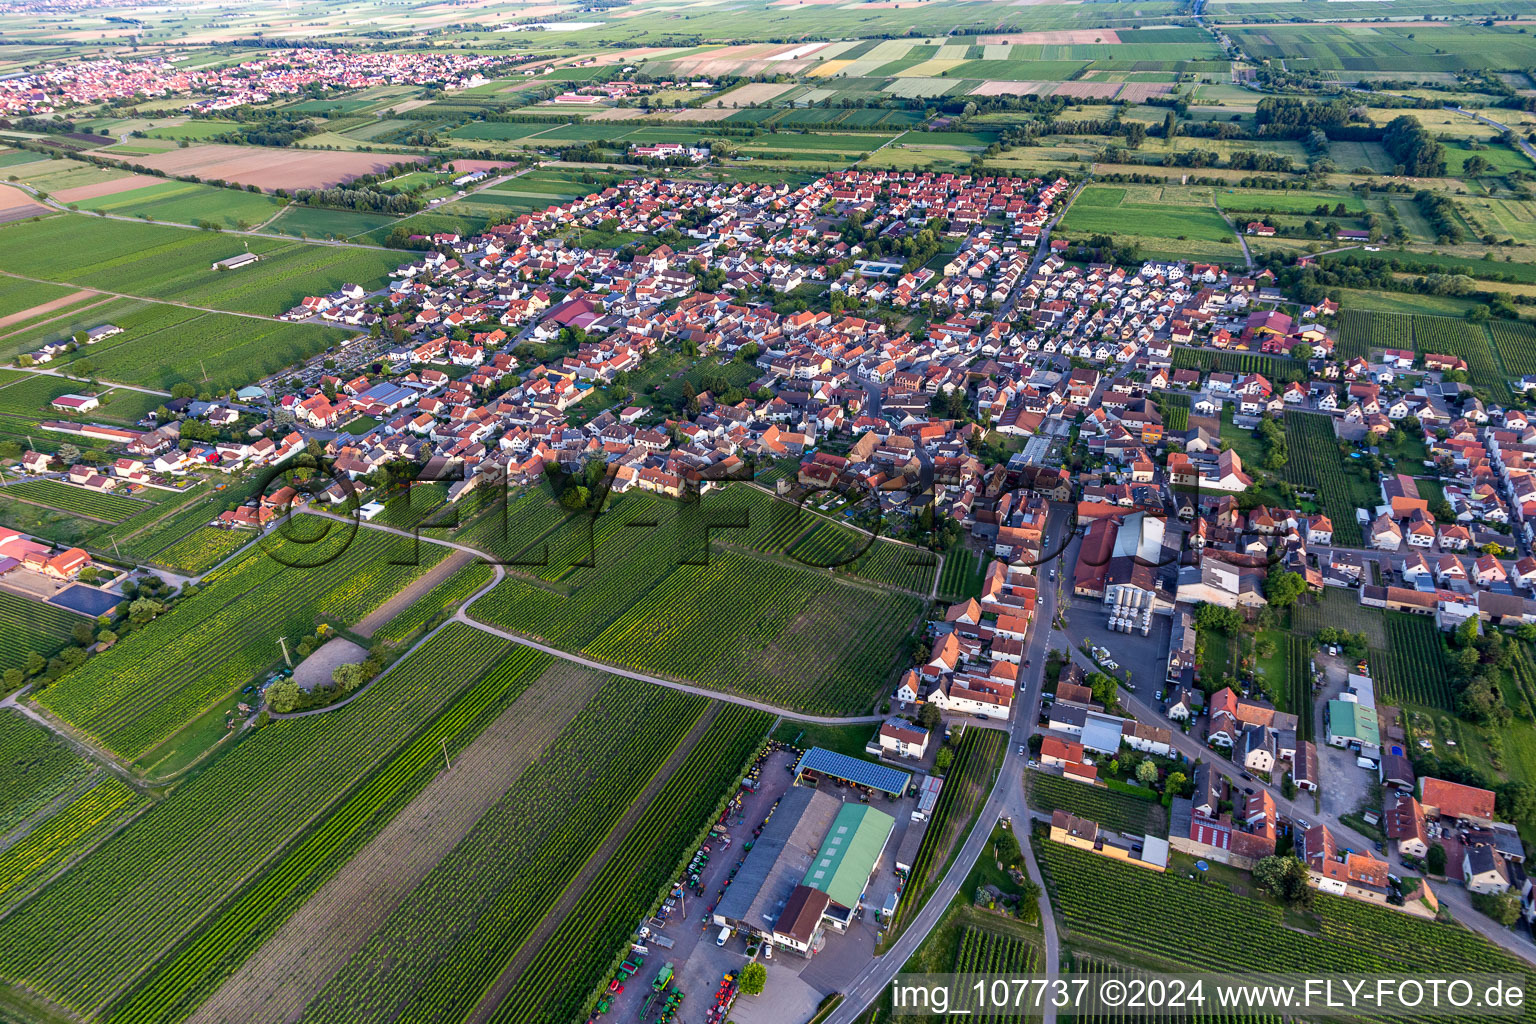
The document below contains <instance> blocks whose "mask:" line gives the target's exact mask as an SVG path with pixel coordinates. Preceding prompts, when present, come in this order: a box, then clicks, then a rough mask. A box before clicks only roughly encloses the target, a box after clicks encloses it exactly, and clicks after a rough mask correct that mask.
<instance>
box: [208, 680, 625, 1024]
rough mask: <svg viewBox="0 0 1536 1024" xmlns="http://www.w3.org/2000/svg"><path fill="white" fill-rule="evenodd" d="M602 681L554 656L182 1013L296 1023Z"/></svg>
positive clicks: (235, 1023) (233, 1022)
mask: <svg viewBox="0 0 1536 1024" xmlns="http://www.w3.org/2000/svg"><path fill="white" fill-rule="evenodd" d="M602 680H603V677H602V676H601V675H600V674H599V673H596V672H591V671H588V670H586V669H582V668H580V667H578V666H575V665H572V664H571V663H569V662H556V663H555V664H554V665H553V666H551V667H550V668H549V669H548V670H546V671H545V672H544V673H543V674H541V675H540V676H539V678H538V680H537V681H535V682H534V683H533V684H532V686H530V688H529V689H528V690H527V691H526V692H525V693H523V694H522V695H521V696H520V697H518V698H517V700H516V701H515V702H514V703H513V704H512V706H511V707H509V708H507V710H505V711H503V712H502V713H501V715H500V716H499V717H498V718H497V719H496V721H495V722H494V723H493V724H492V725H491V726H490V727H489V728H487V729H486V730H485V732H484V733H482V734H481V735H480V736H479V738H478V739H476V740H475V741H474V742H473V743H471V744H470V745H469V746H468V747H466V748H465V749H464V750H463V751H462V752H461V753H460V754H459V755H458V756H457V757H456V758H454V763H453V770H452V771H446V772H443V773H441V774H439V775H438V776H437V777H436V778H435V779H434V780H433V781H432V782H431V783H430V784H429V785H428V786H427V787H426V788H425V789H423V790H422V792H421V794H420V795H419V796H417V797H416V798H415V799H414V800H413V801H412V802H411V804H410V805H409V806H408V807H407V808H406V809H405V810H404V811H402V812H401V813H400V814H399V815H398V816H396V817H395V819H394V820H393V821H391V822H390V823H389V825H387V826H385V828H384V829H383V830H382V831H381V832H380V833H379V834H378V836H377V837H376V838H374V840H373V841H372V842H370V843H369V844H368V845H367V846H366V847H365V848H364V849H363V850H362V851H361V852H360V853H358V855H357V856H356V857H354V858H353V859H352V860H351V861H349V862H348V863H347V865H346V866H345V867H344V868H342V869H341V871H340V872H338V873H337V874H336V875H335V876H334V877H333V878H332V879H331V880H330V881H329V882H327V883H326V884H325V886H323V887H322V888H321V889H320V890H319V891H318V892H316V893H315V895H314V896H312V897H311V898H310V899H309V900H308V901H306V902H305V903H304V905H303V907H302V908H301V909H300V910H299V911H298V913H296V914H295V915H294V916H293V917H291V918H289V919H288V921H287V922H286V923H285V924H284V925H283V926H282V927H281V928H280V929H279V930H278V931H277V932H276V933H275V934H274V935H273V936H272V938H271V939H269V940H268V941H267V942H266V943H265V944H264V945H263V946H262V948H261V949H260V951H259V952H257V953H256V955H254V956H253V957H251V958H250V959H249V960H247V961H246V962H245V963H244V964H243V965H242V966H241V967H240V969H239V970H238V971H237V972H236V973H235V974H234V976H233V977H231V978H230V979H229V980H228V981H226V982H225V983H224V984H223V986H221V987H220V988H219V990H218V992H217V993H215V995H214V996H213V998H212V999H210V1000H209V1001H208V1002H207V1003H205V1004H204V1005H203V1006H202V1008H201V1009H199V1010H198V1011H197V1012H196V1013H194V1014H193V1015H192V1017H191V1018H190V1020H191V1022H192V1024H215V1022H228V1024H243V1022H245V1021H250V1020H253V1019H255V1018H256V1017H257V1016H258V1014H259V1015H261V1016H263V1017H265V1018H266V1019H269V1020H296V1019H297V1018H298V1016H299V1015H300V1014H301V1013H302V1012H303V1010H304V1007H305V1006H306V1005H307V1004H308V1003H309V1002H310V1000H312V999H314V998H315V996H317V995H318V994H319V993H320V990H321V989H323V988H324V987H325V985H326V984H327V983H328V982H329V981H330V980H331V978H333V977H334V976H335V974H336V972H337V971H338V970H340V969H341V968H342V967H343V966H345V964H346V962H347V960H349V959H350V958H351V957H352V955H353V954H354V953H355V952H356V951H357V949H358V948H359V947H360V946H361V945H362V944H363V943H364V942H366V941H367V940H368V937H369V936H370V935H372V934H373V932H374V931H375V930H376V929H377V928H378V927H379V926H380V925H382V924H383V923H384V921H385V919H386V918H387V917H388V916H389V914H390V913H391V912H392V911H393V910H394V908H395V907H396V906H397V905H398V904H399V902H400V900H401V899H402V898H404V896H405V895H406V894H407V893H408V892H410V891H411V890H412V889H414V888H415V887H416V886H417V885H419V884H420V883H421V882H422V880H424V879H425V878H426V877H427V875H428V874H429V873H430V872H431V871H432V869H433V868H435V867H436V866H437V864H438V862H439V861H441V860H442V858H443V857H444V856H446V855H447V854H448V853H449V851H451V850H452V849H453V848H454V847H455V846H456V845H458V843H459V841H460V840H462V839H463V838H464V837H465V836H466V835H468V834H469V831H470V830H471V829H472V828H473V827H474V826H475V823H476V822H478V821H479V820H480V817H481V816H482V815H483V814H484V813H485V812H486V811H488V810H489V809H490V807H491V805H492V804H494V803H495V802H496V801H497V800H499V799H500V798H501V796H502V794H503V793H505V792H506V791H507V790H508V789H510V788H511V787H512V786H513V785H514V784H515V783H516V782H517V780H518V779H519V778H521V777H522V775H523V772H524V771H525V770H526V769H527V768H528V767H529V765H530V764H531V763H532V762H533V760H534V759H535V758H537V757H538V756H539V753H540V752H541V751H542V750H543V749H544V747H545V746H547V745H548V744H549V743H550V742H551V741H552V740H553V739H554V738H555V737H556V736H557V735H558V734H559V733H560V732H561V731H562V730H563V729H565V728H566V726H568V725H569V724H570V722H571V720H572V719H573V718H575V716H576V713H577V712H579V711H580V710H581V709H582V707H584V706H585V705H586V703H587V702H588V701H589V700H590V699H591V698H592V697H593V696H594V695H595V694H596V692H597V690H598V688H599V686H600V685H601V684H602Z"/></svg>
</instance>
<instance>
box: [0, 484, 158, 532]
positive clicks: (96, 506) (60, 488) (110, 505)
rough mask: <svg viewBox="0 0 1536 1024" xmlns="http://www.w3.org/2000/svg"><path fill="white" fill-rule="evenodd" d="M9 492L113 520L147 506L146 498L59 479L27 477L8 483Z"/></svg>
mask: <svg viewBox="0 0 1536 1024" xmlns="http://www.w3.org/2000/svg"><path fill="white" fill-rule="evenodd" d="M5 493H6V494H9V495H12V496H13V497H17V498H24V499H26V500H27V501H35V502H37V503H38V504H39V505H47V506H49V507H50V508H56V509H59V510H60V511H61V512H73V513H74V514H76V515H81V516H89V517H91V518H92V519H103V520H106V521H107V522H109V523H120V522H122V521H123V520H124V519H127V518H128V517H129V516H131V515H133V514H134V513H135V512H139V511H141V510H142V509H143V508H144V503H143V502H142V501H135V500H134V499H132V498H123V497H119V496H118V495H116V494H102V493H100V492H99V491H88V490H86V489H85V488H84V487H76V486H75V485H74V484H66V483H60V482H59V481H57V480H24V481H22V482H21V483H19V484H11V485H10V486H8V487H6V488H5Z"/></svg>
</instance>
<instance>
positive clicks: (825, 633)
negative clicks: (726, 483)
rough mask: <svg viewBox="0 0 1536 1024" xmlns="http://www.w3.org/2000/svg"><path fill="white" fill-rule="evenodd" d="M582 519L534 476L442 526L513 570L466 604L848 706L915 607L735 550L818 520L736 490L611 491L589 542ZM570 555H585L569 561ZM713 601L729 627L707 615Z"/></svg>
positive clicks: (889, 661) (864, 690) (768, 695)
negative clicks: (474, 513) (696, 494)
mask: <svg viewBox="0 0 1536 1024" xmlns="http://www.w3.org/2000/svg"><path fill="white" fill-rule="evenodd" d="M631 497H634V496H630V495H626V496H625V498H626V499H629V498H631ZM586 519H587V517H586V516H577V517H571V516H570V515H569V514H568V513H567V512H565V511H564V510H563V509H560V508H559V507H558V506H557V505H556V504H555V503H554V502H553V501H552V500H551V499H550V498H549V497H548V496H547V495H546V494H545V493H544V492H543V491H542V490H540V491H527V492H523V493H522V494H519V495H518V496H516V497H514V498H513V499H512V500H511V502H510V503H509V505H508V506H507V511H506V514H505V516H504V517H503V516H502V515H501V514H500V513H499V511H498V510H496V509H492V510H490V511H489V512H487V513H486V514H485V515H484V516H482V517H481V518H478V519H474V520H473V521H471V522H469V524H468V526H466V527H465V528H464V529H463V530H461V531H460V533H459V534H457V535H456V536H455V539H456V540H458V541H459V542H461V543H464V544H469V545H471V546H474V547H478V548H480V549H482V550H486V551H490V552H492V553H493V554H495V555H496V556H497V557H500V558H502V559H504V560H506V561H507V562H509V563H511V564H509V565H508V568H509V570H512V572H513V573H514V575H511V576H509V578H508V579H506V580H503V581H502V582H501V583H500V584H498V585H497V586H496V588H495V589H494V590H492V591H491V592H490V593H488V594H487V595H486V596H485V597H483V598H481V599H480V600H478V601H476V602H475V603H474V605H472V606H471V612H472V614H473V615H474V616H475V617H476V618H479V619H481V620H483V621H486V622H490V623H493V624H496V625H499V626H502V627H504V628H507V629H513V630H517V631H518V632H520V633H524V634H528V635H532V636H536V637H539V638H541V639H543V640H545V641H546V642H549V643H552V644H556V645H558V646H560V647H563V648H565V649H567V650H580V651H583V652H584V653H586V654H589V655H591V656H593V657H597V658H603V659H605V660H608V661H611V662H613V663H616V664H621V665H624V666H626V667H629V668H635V669H643V670H646V671H653V672H658V673H668V674H672V675H678V676H681V677H685V678H687V679H689V680H691V681H695V682H702V683H704V684H705V685H708V686H715V687H720V688H723V689H728V690H731V691H733V692H740V693H747V694H751V695H753V696H757V697H760V698H762V699H764V700H767V701H770V702H774V701H784V702H789V703H790V704H792V705H794V706H796V707H804V708H805V709H807V710H810V709H811V708H819V709H824V710H826V711H828V712H836V711H843V712H848V711H852V710H855V709H862V708H866V707H868V706H869V701H870V700H872V699H873V697H874V695H875V693H876V692H877V691H878V690H879V689H880V688H881V687H882V686H883V685H884V684H885V682H886V681H887V679H888V677H889V675H890V674H891V672H892V671H893V670H894V669H895V667H896V660H897V658H898V651H897V648H898V647H899V643H898V640H899V638H900V637H902V636H904V635H905V634H906V632H907V630H908V629H909V628H910V627H911V625H912V624H913V622H914V621H915V620H916V616H917V614H918V611H919V609H920V608H921V605H922V602H921V601H920V600H919V599H917V598H916V597H913V596H909V595H904V594H901V593H893V592H890V591H886V590H880V589H876V588H873V587H871V586H869V585H867V584H865V583H862V582H859V581H856V580H853V579H847V578H842V577H833V578H829V577H828V576H827V575H826V574H825V572H823V571H820V570H816V569H811V568H806V567H802V566H798V565H787V564H785V563H783V562H781V561H770V560H768V559H765V558H758V557H755V556H754V555H752V554H750V552H754V551H762V552H770V553H773V554H778V553H779V552H782V551H785V550H788V549H790V548H791V547H792V545H793V541H794V539H795V538H797V537H799V535H800V534H801V533H803V532H805V531H806V530H807V529H808V528H809V527H811V526H813V525H816V523H817V522H818V521H819V520H816V519H814V518H813V517H810V516H805V515H803V514H799V513H798V510H797V509H796V508H795V507H794V506H792V505H790V504H789V503H786V502H775V501H773V499H771V498H769V497H768V496H766V495H760V494H756V495H754V492H751V491H749V490H748V489H746V488H739V487H732V488H729V489H727V490H726V491H725V492H724V493H712V494H710V495H708V496H707V497H706V498H705V501H704V503H702V504H701V505H684V506H679V505H678V503H676V502H667V501H656V502H654V503H652V504H647V505H643V506H641V505H635V506H626V505H624V504H615V505H614V506H613V509H612V510H611V511H607V512H604V513H603V515H601V516H599V517H598V519H597V522H596V524H595V525H594V526H593V527H592V529H593V531H594V533H593V538H592V539H591V540H589V539H588V535H587V533H586V524H585V522H583V520H586ZM631 524H633V525H631ZM706 537H708V538H711V539H710V541H709V542H708V546H707V547H706ZM888 546H889V545H888ZM575 558H581V559H590V561H591V562H592V565H591V567H580V566H576V567H572V565H573V561H574V560H575ZM892 568H893V569H900V568H901V566H900V565H899V563H898V564H896V565H895V566H893V567H892ZM927 571H928V572H930V573H931V572H932V570H931V569H929V570H927ZM743 580H747V581H750V583H749V585H745V586H744V585H743V583H742V581H743ZM722 611H724V612H726V613H727V614H730V615H731V616H732V622H733V625H732V628H731V629H730V630H721V629H718V628H716V627H714V626H712V625H710V623H712V622H718V621H719V616H720V615H721V613H722ZM850 638H853V639H852V640H851V641H850ZM834 680H835V683H834V682H833V681H834Z"/></svg>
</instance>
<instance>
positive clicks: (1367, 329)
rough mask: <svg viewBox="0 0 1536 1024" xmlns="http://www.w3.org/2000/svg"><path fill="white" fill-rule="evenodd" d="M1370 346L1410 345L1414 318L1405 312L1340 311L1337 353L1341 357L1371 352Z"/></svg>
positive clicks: (1360, 355) (1362, 356) (1359, 356)
mask: <svg viewBox="0 0 1536 1024" xmlns="http://www.w3.org/2000/svg"><path fill="white" fill-rule="evenodd" d="M1373 348H1401V349H1408V350H1412V349H1413V320H1412V318H1411V317H1406V316H1393V315H1391V314H1387V313H1374V312H1370V311H1368V310H1363V309H1344V310H1341V311H1340V312H1339V344H1338V352H1339V356H1340V357H1341V358H1344V359H1354V358H1357V357H1358V358H1361V359H1365V358H1367V357H1369V356H1370V353H1371V349H1373Z"/></svg>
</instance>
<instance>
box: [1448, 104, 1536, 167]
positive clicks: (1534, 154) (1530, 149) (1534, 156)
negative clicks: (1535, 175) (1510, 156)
mask: <svg viewBox="0 0 1536 1024" xmlns="http://www.w3.org/2000/svg"><path fill="white" fill-rule="evenodd" d="M1451 109H1452V110H1454V111H1456V113H1458V114H1465V115H1467V116H1468V117H1470V118H1472V119H1473V120H1475V121H1481V122H1483V124H1486V125H1488V126H1490V127H1493V128H1497V129H1498V130H1499V131H1501V132H1509V133H1510V134H1511V135H1513V136H1514V137H1515V143H1516V144H1517V145H1518V146H1519V147H1520V152H1522V153H1524V154H1525V155H1526V156H1528V157H1530V158H1531V161H1532V162H1536V146H1532V145H1531V144H1530V143H1529V142H1527V141H1525V139H1523V138H1521V136H1520V133H1519V132H1517V131H1515V130H1514V129H1513V128H1511V127H1510V126H1509V125H1507V124H1500V123H1499V122H1498V121H1495V120H1494V119H1493V118H1491V117H1486V116H1484V115H1483V114H1479V113H1478V112H1477V111H1475V110H1467V109H1466V108H1464V107H1452V108H1451Z"/></svg>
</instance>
